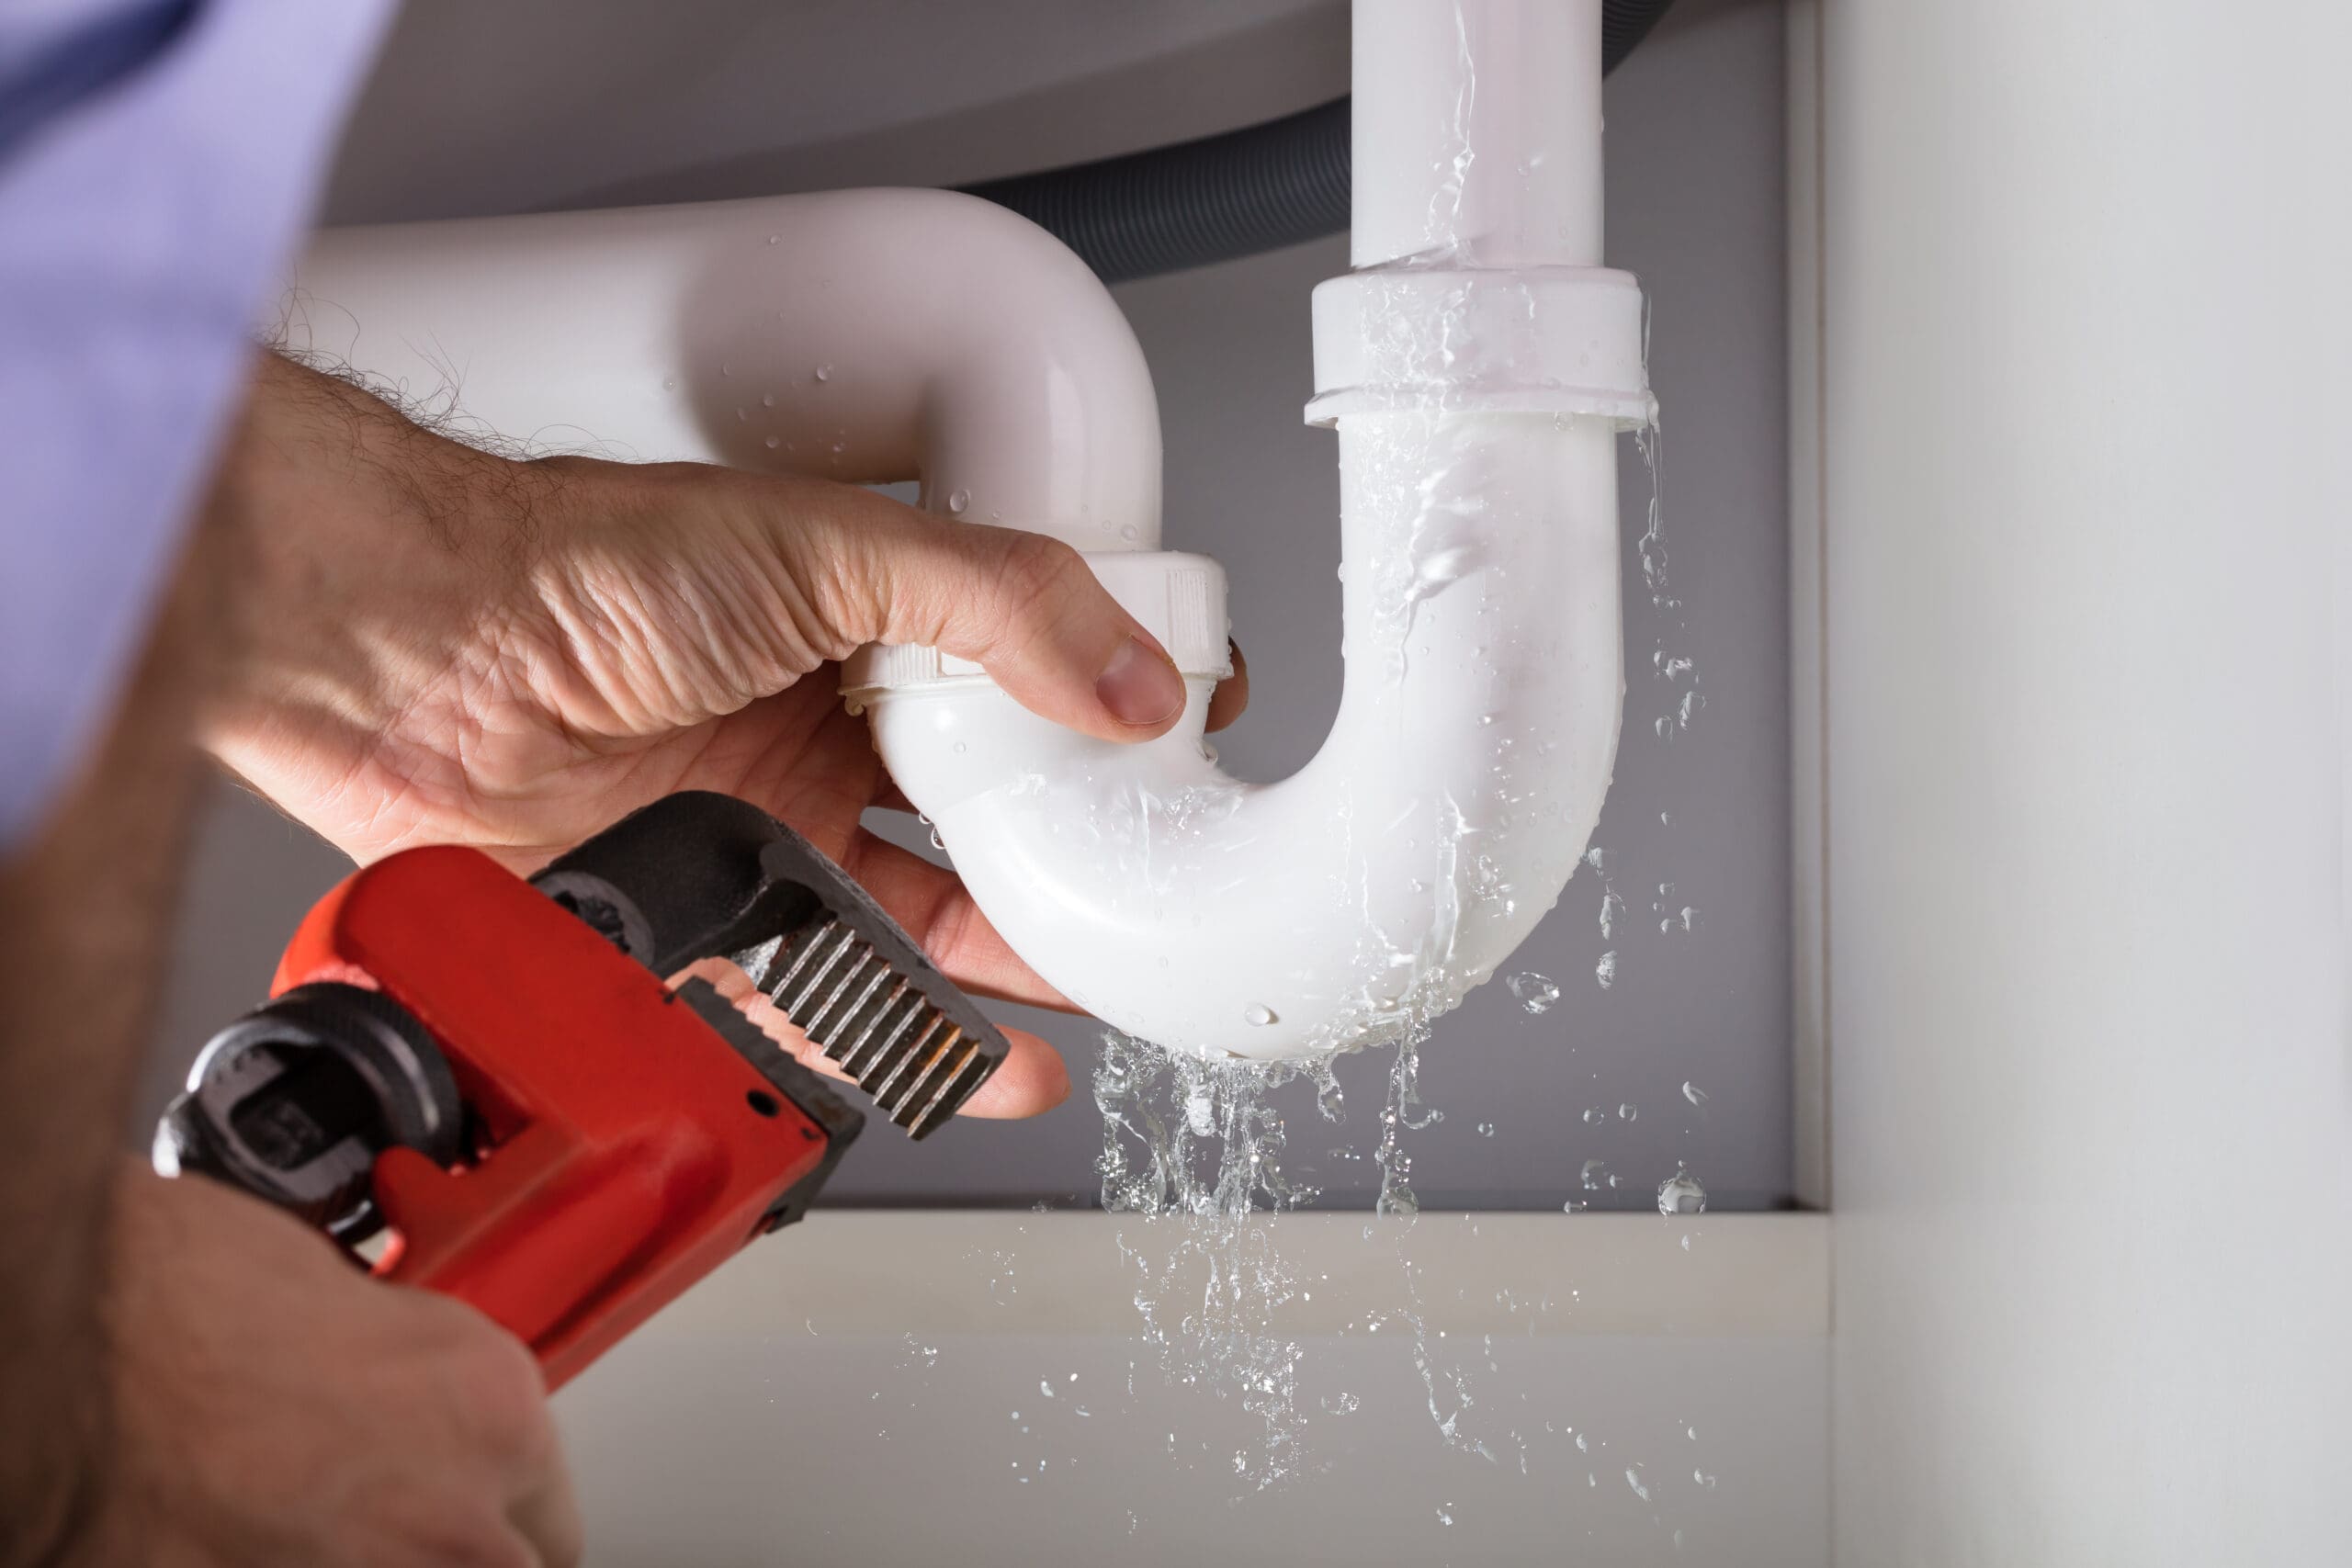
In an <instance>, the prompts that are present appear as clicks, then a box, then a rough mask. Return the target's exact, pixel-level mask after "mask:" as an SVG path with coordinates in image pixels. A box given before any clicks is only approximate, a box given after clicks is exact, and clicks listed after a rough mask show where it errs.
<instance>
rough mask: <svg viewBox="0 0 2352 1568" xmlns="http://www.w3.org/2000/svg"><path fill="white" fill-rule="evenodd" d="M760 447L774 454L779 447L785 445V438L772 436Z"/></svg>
mask: <svg viewBox="0 0 2352 1568" xmlns="http://www.w3.org/2000/svg"><path fill="white" fill-rule="evenodd" d="M760 445H761V446H764V447H766V448H767V449H768V450H769V451H771V452H773V451H775V449H776V448H777V447H779V446H783V445H784V437H783V436H781V435H771V436H769V437H768V438H767V439H766V440H765V441H763V442H761V443H760Z"/></svg>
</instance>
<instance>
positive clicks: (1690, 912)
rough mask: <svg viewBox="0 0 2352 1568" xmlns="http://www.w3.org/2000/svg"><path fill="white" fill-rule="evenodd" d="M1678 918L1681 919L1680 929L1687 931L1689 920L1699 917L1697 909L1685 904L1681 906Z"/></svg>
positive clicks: (1689, 925)
mask: <svg viewBox="0 0 2352 1568" xmlns="http://www.w3.org/2000/svg"><path fill="white" fill-rule="evenodd" d="M1698 918H1699V911H1698V910H1696V909H1694V908H1691V906H1690V905H1688V904H1685V905H1683V906H1682V913H1681V915H1680V916H1679V919H1680V920H1681V921H1682V929H1683V930H1684V931H1689V930H1690V929H1691V922H1692V921H1694V920H1696V919H1698Z"/></svg>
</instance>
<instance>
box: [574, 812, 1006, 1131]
mask: <svg viewBox="0 0 2352 1568" xmlns="http://www.w3.org/2000/svg"><path fill="white" fill-rule="evenodd" d="M531 881H532V884H533V885H534V886H537V888H538V889H539V890H540V891H541V892H543V893H545V894H547V895H548V897H551V898H553V899H555V900H556V901H557V902H558V903H560V904H562V905H564V906H565V907H566V908H569V909H571V911H572V913H574V914H575V915H577V916H579V917H580V918H581V919H583V920H585V921H587V922H588V924H590V925H591V926H593V927H594V928H595V929H596V930H597V931H600V932H601V933H603V934H604V936H605V938H606V939H607V940H609V941H610V942H613V943H614V944H615V945H616V946H617V947H619V948H620V949H621V950H622V951H623V952H624V953H628V955H629V956H630V957H631V958H634V959H636V960H637V961H638V962H639V963H640V964H644V965H645V966H646V967H647V968H649V969H650V970H652V971H653V972H654V973H655V974H656V975H659V976H662V978H664V979H668V978H669V977H670V976H673V975H675V974H677V973H678V972H679V971H680V970H682V969H684V968H685V967H686V966H687V965H688V964H693V963H695V962H696V961H697V960H700V959H705V958H724V959H727V960H729V961H730V962H732V963H733V964H736V965H737V966H739V967H740V968H741V969H742V971H743V972H744V973H745V974H746V975H748V976H750V977H751V981H752V985H754V986H755V987H759V989H760V990H761V991H762V992H763V994H764V995H766V996H767V997H768V998H770V999H771V1000H772V1001H774V1002H775V1005H776V1007H777V1008H778V1009H779V1010H781V1011H782V1012H783V1013H784V1015H785V1016H786V1018H788V1019H790V1020H791V1021H792V1022H793V1024H794V1025H795V1026H796V1027H797V1028H798V1029H799V1030H800V1032H802V1033H804V1034H806V1035H807V1036H808V1037H809V1041H810V1043H813V1044H815V1045H816V1046H817V1048H818V1049H819V1050H820V1051H821V1052H822V1053H823V1054H824V1055H825V1057H826V1059H827V1060H829V1061H831V1062H832V1063H833V1064H834V1065H835V1066H838V1067H839V1068H841V1070H842V1072H843V1073H844V1074H845V1075H847V1076H848V1077H849V1078H850V1079H851V1080H852V1081H854V1083H855V1084H856V1085H857V1086H858V1088H860V1089H864V1090H865V1092H866V1093H867V1094H868V1095H870V1096H872V1097H873V1099H874V1101H875V1103H876V1107H877V1108H878V1109H880V1111H882V1113H883V1114H884V1115H886V1116H888V1118H889V1119H890V1121H891V1122H893V1123H894V1124H895V1125H897V1126H899V1128H901V1129H903V1130H904V1131H905V1132H906V1133H907V1134H908V1135H910V1137H916V1138H920V1137H922V1136H923V1135H924V1134H928V1133H930V1132H931V1131H932V1130H933V1129H934V1128H936V1127H937V1126H939V1124H940V1123H942V1122H944V1121H946V1120H947V1118H949V1117H950V1116H952V1115H954V1114H955V1113H956V1108H957V1107H958V1106H960V1105H962V1104H963V1103H964V1102H965V1100H968V1099H970V1098H971V1095H972V1091H973V1090H974V1089H978V1088H979V1087H980V1085H981V1084H982V1083H984V1082H986V1081H987V1080H988V1077H989V1074H990V1073H992V1072H994V1071H995V1070H996V1069H997V1066H998V1065H999V1064H1000V1063H1001V1062H1002V1061H1003V1060H1004V1057H1005V1054H1006V1051H1007V1050H1008V1049H1009V1047H1008V1045H1007V1043H1006V1042H1005V1038H1004V1035H1003V1034H1002V1033H1001V1032H1000V1031H999V1030H998V1029H997V1027H996V1026H995V1025H994V1024H992V1023H990V1022H989V1021H988V1019H987V1018H986V1017H985V1016H983V1015H982V1013H981V1012H980V1010H979V1009H978V1007H976V1006H974V1005H973V1003H972V1001H971V999H970V998H967V996H965V995H964V993H963V992H962V991H960V990H958V989H956V986H955V984H954V983H953V982H951V981H950V980H949V979H948V978H947V976H944V975H942V974H941V973H940V972H939V970H938V968H937V966H936V965H934V964H933V963H932V962H931V960H930V959H929V958H927V957H925V956H924V955H923V952H922V948H921V947H919V946H918V945H917V944H916V942H915V941H914V939H913V938H912V937H910V936H909V935H908V934H907V932H906V931H905V930H904V929H903V928H901V927H900V926H899V923H898V922H897V921H896V920H893V919H891V918H890V917H889V915H888V914H887V913H886V912H884V910H883V908H882V906H880V905H879V904H877V903H876V902H875V901H874V898H873V897H872V896H871V895H870V894H868V893H867V892H866V891H865V888H863V887H861V886H858V885H857V883H856V882H855V881H854V880H853V879H852V878H851V877H850V875H849V874H848V873H847V872H845V871H843V870H842V868H841V867H840V866H838V865H835V864H834V863H832V862H831V860H829V859H827V858H826V857H825V855H823V854H822V853H821V852H819V851H818V849H817V847H816V846H815V845H813V844H811V843H809V840H806V839H804V838H802V837H801V836H800V835H799V834H797V833H796V832H794V831H793V830H792V829H789V828H787V827H786V826H785V825H784V824H783V823H781V822H779V821H777V820H776V819H775V818H773V817H771V816H769V815H768V814H767V813H766V812H764V811H762V810H761V809H759V807H755V806H752V805H750V804H748V803H746V802H744V801H741V800H737V799H735V798H734V797H733V796H731V795H714V794H709V793H707V792H703V791H686V792H682V793H680V794H677V795H664V796H663V797H662V798H661V799H660V800H657V801H655V802H653V803H652V804H651V805H650V806H647V807H641V808H640V809H639V810H638V811H636V812H633V813H632V814H630V815H629V816H628V817H626V818H622V819H621V820H620V821H619V822H616V823H615V824H614V825H613V826H612V827H610V828H608V829H605V831H604V832H601V833H599V834H597V835H596V836H595V837H594V838H593V839H590V840H588V841H587V842H585V843H583V844H582V845H581V846H580V847H579V848H577V849H575V850H573V851H572V852H571V853H569V854H566V855H564V856H562V857H561V858H560V859H558V860H557V861H555V862H554V863H551V864H549V865H548V868H547V869H546V870H544V871H542V872H540V873H539V874H538V875H537V876H535V877H533V878H532V879H531Z"/></svg>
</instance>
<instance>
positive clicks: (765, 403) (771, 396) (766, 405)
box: [760, 392, 775, 409]
mask: <svg viewBox="0 0 2352 1568" xmlns="http://www.w3.org/2000/svg"><path fill="white" fill-rule="evenodd" d="M760 407H762V408H763V409H772V408H774V407H775V393H774V392H762V393H761V394H760Z"/></svg>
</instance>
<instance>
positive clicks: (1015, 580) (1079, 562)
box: [997, 534, 1094, 612]
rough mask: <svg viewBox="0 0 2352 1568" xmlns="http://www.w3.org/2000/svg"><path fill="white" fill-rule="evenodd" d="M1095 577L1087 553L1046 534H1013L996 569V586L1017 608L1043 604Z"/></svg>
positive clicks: (1030, 607)
mask: <svg viewBox="0 0 2352 1568" xmlns="http://www.w3.org/2000/svg"><path fill="white" fill-rule="evenodd" d="M1093 580H1094V579H1093V573H1092V571H1091V570H1090V569H1089V568H1088V567H1087V564H1086V558H1085V557H1084V556H1081V555H1080V554H1079V553H1078V551H1076V550H1074V549H1072V548H1071V547H1069V546H1068V545H1066V544H1064V543H1062V541H1060V540H1059V539H1055V538H1049V537H1047V536H1046V535H1043V534H1015V535H1013V536H1012V539H1011V541H1010V542H1009V543H1008V544H1006V545H1005V546H1004V547H1003V553H1002V555H1001V557H1000V560H999V565H998V570H997V590H998V592H1000V593H1001V595H1002V596H1003V600H1004V604H1005V607H1006V608H1007V609H1009V610H1012V611H1014V612H1022V611H1030V610H1036V609H1040V608H1043V607H1045V606H1046V605H1048V604H1052V603H1053V602H1054V601H1055V600H1057V599H1059V598H1062V597H1064V596H1066V595H1067V594H1068V593H1069V592H1070V591H1071V590H1072V589H1073V588H1075V587H1078V586H1080V585H1081V584H1082V583H1091V582H1092V581H1093Z"/></svg>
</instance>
